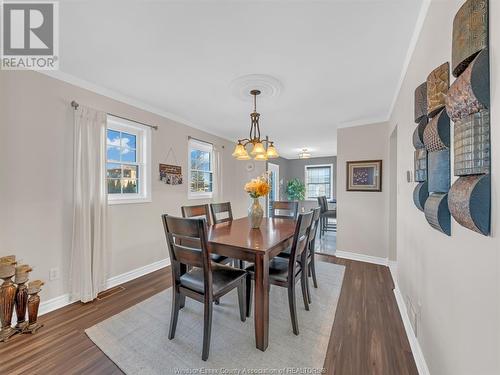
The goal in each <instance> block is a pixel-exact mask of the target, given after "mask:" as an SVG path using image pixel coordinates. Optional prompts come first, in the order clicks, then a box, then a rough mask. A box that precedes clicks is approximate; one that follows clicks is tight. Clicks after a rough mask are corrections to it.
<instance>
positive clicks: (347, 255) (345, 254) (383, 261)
mask: <svg viewBox="0 0 500 375" xmlns="http://www.w3.org/2000/svg"><path fill="white" fill-rule="evenodd" d="M335 256H336V257H337V258H344V259H350V260H357V261H359V262H366V263H373V264H380V265H382V266H387V265H389V260H388V259H387V258H380V257H374V256H371V255H365V254H359V253H351V252H349V251H340V250H336V251H335Z"/></svg>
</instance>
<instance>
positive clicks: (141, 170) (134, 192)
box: [106, 116, 151, 204]
mask: <svg viewBox="0 0 500 375" xmlns="http://www.w3.org/2000/svg"><path fill="white" fill-rule="evenodd" d="M150 140H151V130H150V129H149V128H147V127H145V126H143V125H141V124H138V123H136V122H133V121H128V120H124V119H120V118H118V117H114V116H108V129H107V134H106V187H107V190H108V202H109V203H110V204H114V203H139V202H145V201H146V202H147V201H151V173H150V165H149V163H150V152H151V151H150V144H151V142H150Z"/></svg>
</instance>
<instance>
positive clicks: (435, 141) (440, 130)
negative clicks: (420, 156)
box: [424, 109, 450, 152]
mask: <svg viewBox="0 0 500 375" xmlns="http://www.w3.org/2000/svg"><path fill="white" fill-rule="evenodd" d="M424 144H425V148H426V149H427V151H429V152H434V151H440V150H445V149H448V148H449V147H450V118H449V117H448V114H447V113H446V111H445V110H444V109H442V110H441V112H439V113H438V114H437V115H436V116H434V117H433V118H432V120H431V121H430V122H429V124H428V125H427V126H426V127H425V130H424Z"/></svg>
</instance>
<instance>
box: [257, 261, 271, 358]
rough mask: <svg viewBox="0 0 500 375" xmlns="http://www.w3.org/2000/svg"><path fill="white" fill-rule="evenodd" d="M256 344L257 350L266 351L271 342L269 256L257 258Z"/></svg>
mask: <svg viewBox="0 0 500 375" xmlns="http://www.w3.org/2000/svg"><path fill="white" fill-rule="evenodd" d="M254 277H255V296H254V301H255V303H254V306H255V308H254V319H255V342H256V347H257V349H260V350H262V351H265V350H266V349H267V345H268V340H269V256H268V254H257V255H256V256H255V274H254Z"/></svg>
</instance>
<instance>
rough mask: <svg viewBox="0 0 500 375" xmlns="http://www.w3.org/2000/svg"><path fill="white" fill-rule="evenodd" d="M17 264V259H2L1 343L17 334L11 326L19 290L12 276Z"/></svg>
mask: <svg viewBox="0 0 500 375" xmlns="http://www.w3.org/2000/svg"><path fill="white" fill-rule="evenodd" d="M15 264H16V261H15V257H13V258H12V257H3V258H1V259H0V279H3V283H2V286H0V320H1V323H2V329H1V331H0V342H2V341H7V340H8V339H9V338H10V337H12V336H13V335H15V334H16V333H17V331H16V330H15V329H14V328H12V326H11V323H12V314H13V313H14V303H15V298H16V290H17V288H16V286H15V285H14V283H13V282H12V276H14V275H15V273H16V266H15Z"/></svg>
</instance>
